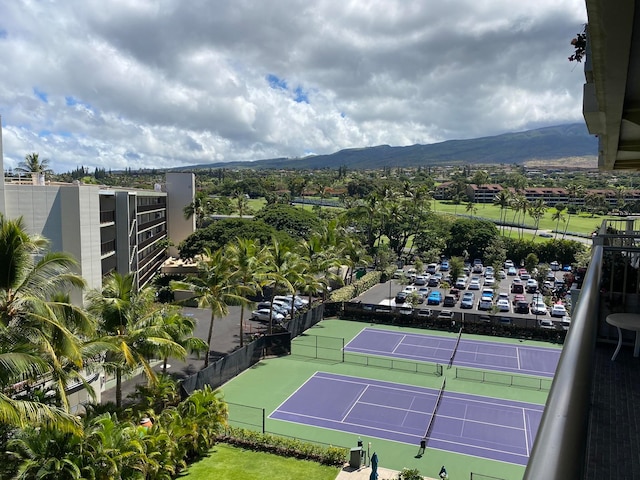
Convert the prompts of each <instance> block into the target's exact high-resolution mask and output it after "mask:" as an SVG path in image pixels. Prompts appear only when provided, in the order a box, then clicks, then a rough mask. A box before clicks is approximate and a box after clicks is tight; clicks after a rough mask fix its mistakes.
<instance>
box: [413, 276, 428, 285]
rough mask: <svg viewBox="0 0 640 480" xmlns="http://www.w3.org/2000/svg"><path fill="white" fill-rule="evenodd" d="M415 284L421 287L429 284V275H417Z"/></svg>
mask: <svg viewBox="0 0 640 480" xmlns="http://www.w3.org/2000/svg"><path fill="white" fill-rule="evenodd" d="M413 284H414V285H416V286H418V287H420V286H423V285H426V284H427V277H425V276H424V275H417V276H416V278H415V280H414V281H413Z"/></svg>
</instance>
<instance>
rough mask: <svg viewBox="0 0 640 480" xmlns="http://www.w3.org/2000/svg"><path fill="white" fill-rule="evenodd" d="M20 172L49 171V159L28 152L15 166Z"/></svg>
mask: <svg viewBox="0 0 640 480" xmlns="http://www.w3.org/2000/svg"><path fill="white" fill-rule="evenodd" d="M15 170H17V171H18V172H21V173H50V172H51V169H50V168H49V160H47V159H46V158H43V159H42V160H41V159H40V156H39V155H38V154H37V153H35V152H34V153H29V154H27V155H25V157H24V160H23V161H22V162H20V163H19V164H18V166H17V167H16V168H15Z"/></svg>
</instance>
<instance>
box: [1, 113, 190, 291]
mask: <svg viewBox="0 0 640 480" xmlns="http://www.w3.org/2000/svg"><path fill="white" fill-rule="evenodd" d="M1 139H2V125H1V124H0V167H2V171H3V172H4V158H3V155H2V143H1ZM194 191H195V179H194V175H193V173H168V174H167V176H166V184H165V186H164V188H163V187H162V186H161V185H160V186H156V187H155V188H154V189H153V190H142V189H133V188H119V187H104V186H98V185H84V184H82V183H80V182H74V183H51V182H45V181H44V179H43V178H42V177H41V176H39V177H38V178H35V179H34V180H33V181H31V180H28V181H24V178H23V179H22V181H20V180H19V179H15V178H9V177H7V178H5V177H4V175H3V176H2V178H1V179H0V212H1V213H2V214H4V215H5V216H6V217H8V218H17V217H22V218H23V219H24V223H25V226H26V228H27V230H28V232H29V233H31V234H39V235H42V236H44V237H46V238H47V239H48V240H49V241H50V242H51V250H52V251H63V252H67V253H69V254H71V255H73V256H74V257H75V259H76V260H77V261H78V264H79V266H78V273H79V274H80V275H82V277H83V278H84V279H85V281H86V282H87V284H88V287H89V288H90V289H92V288H101V286H102V278H103V277H104V276H105V275H107V274H108V273H110V272H112V271H118V272H120V273H121V274H123V275H124V274H128V273H130V272H134V273H135V274H136V284H137V286H138V287H139V288H141V287H144V286H145V285H148V284H149V282H150V281H151V280H152V278H153V276H154V275H155V274H156V273H157V272H158V271H159V270H160V267H161V266H162V263H163V262H164V261H165V259H166V257H167V243H168V241H167V240H168V239H171V241H172V242H173V243H174V244H178V243H179V242H180V241H182V240H184V239H185V238H186V237H187V236H189V235H190V234H191V233H193V232H194V231H195V218H191V219H189V220H187V219H185V218H184V214H183V209H184V207H185V206H186V205H188V204H189V203H191V202H192V201H193V198H194ZM72 298H73V300H74V301H75V302H77V303H81V302H82V298H81V292H72Z"/></svg>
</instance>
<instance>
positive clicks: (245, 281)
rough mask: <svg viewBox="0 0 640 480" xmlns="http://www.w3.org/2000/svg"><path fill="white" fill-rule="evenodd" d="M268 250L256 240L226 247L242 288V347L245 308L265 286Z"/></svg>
mask: <svg viewBox="0 0 640 480" xmlns="http://www.w3.org/2000/svg"><path fill="white" fill-rule="evenodd" d="M267 255H268V249H267V248H265V247H261V246H260V242H259V241H257V240H254V239H247V238H237V239H236V241H235V242H234V243H230V244H228V245H227V247H226V251H225V256H227V257H228V258H229V259H230V261H231V263H232V265H233V266H234V268H235V273H234V274H233V278H234V280H235V282H236V285H238V286H239V287H240V288H242V292H241V296H242V301H241V302H240V346H242V345H243V344H244V342H243V338H242V337H243V336H244V308H245V306H246V305H247V304H248V303H249V301H248V300H247V299H246V296H247V295H250V294H255V293H257V292H259V291H261V290H262V287H264V285H265V280H266V277H265V265H266V261H267Z"/></svg>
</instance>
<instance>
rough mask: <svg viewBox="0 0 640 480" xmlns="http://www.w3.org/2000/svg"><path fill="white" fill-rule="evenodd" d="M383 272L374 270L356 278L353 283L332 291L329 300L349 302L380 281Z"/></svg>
mask: <svg viewBox="0 0 640 480" xmlns="http://www.w3.org/2000/svg"><path fill="white" fill-rule="evenodd" d="M381 276H382V272H380V271H378V270H374V271H373V272H369V273H366V274H365V275H363V276H362V278H361V279H360V280H356V281H355V282H353V283H352V284H351V285H346V286H344V287H342V288H339V289H338V290H335V291H334V292H331V295H330V296H329V300H330V301H332V302H348V301H349V300H351V299H352V298H354V297H357V296H358V295H360V294H361V293H363V292H366V291H367V290H369V289H370V288H371V287H373V286H374V285H377V284H378V283H380V277H381Z"/></svg>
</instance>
